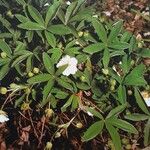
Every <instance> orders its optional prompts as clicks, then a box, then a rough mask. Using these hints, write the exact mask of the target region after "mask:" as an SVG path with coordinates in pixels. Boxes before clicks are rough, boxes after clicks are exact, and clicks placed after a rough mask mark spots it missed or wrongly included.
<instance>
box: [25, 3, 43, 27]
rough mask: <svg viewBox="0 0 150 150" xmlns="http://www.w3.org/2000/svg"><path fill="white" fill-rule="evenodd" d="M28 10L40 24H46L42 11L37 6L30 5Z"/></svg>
mask: <svg viewBox="0 0 150 150" xmlns="http://www.w3.org/2000/svg"><path fill="white" fill-rule="evenodd" d="M28 11H29V13H30V15H31V17H32V18H33V19H34V20H35V21H36V22H37V23H38V24H40V25H41V26H44V20H43V18H42V16H41V14H40V12H39V11H38V10H37V9H36V8H35V7H33V6H32V5H28Z"/></svg>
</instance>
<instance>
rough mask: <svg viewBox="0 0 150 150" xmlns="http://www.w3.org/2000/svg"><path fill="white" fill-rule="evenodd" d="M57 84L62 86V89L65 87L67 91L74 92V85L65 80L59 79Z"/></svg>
mask: <svg viewBox="0 0 150 150" xmlns="http://www.w3.org/2000/svg"><path fill="white" fill-rule="evenodd" d="M57 82H58V84H59V85H61V86H62V87H64V88H65V89H68V90H70V91H73V87H72V85H71V84H70V83H69V82H68V81H67V80H63V79H61V78H57Z"/></svg>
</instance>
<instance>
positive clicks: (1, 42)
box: [0, 40, 12, 57]
mask: <svg viewBox="0 0 150 150" xmlns="http://www.w3.org/2000/svg"><path fill="white" fill-rule="evenodd" d="M0 49H1V50H2V51H3V52H5V53H6V54H7V55H8V56H9V57H11V54H12V51H11V48H10V47H9V45H8V44H7V43H6V42H5V41H4V40H0Z"/></svg>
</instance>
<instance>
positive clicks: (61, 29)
mask: <svg viewBox="0 0 150 150" xmlns="http://www.w3.org/2000/svg"><path fill="white" fill-rule="evenodd" d="M47 30H48V31H50V32H51V33H53V34H58V35H66V34H70V33H71V31H70V28H69V27H67V26H65V25H63V24H57V25H50V26H49V27H48V28H47Z"/></svg>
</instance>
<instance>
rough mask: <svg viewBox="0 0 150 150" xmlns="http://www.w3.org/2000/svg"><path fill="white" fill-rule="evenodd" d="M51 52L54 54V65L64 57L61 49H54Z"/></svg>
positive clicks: (52, 56)
mask: <svg viewBox="0 0 150 150" xmlns="http://www.w3.org/2000/svg"><path fill="white" fill-rule="evenodd" d="M51 52H52V55H51V60H52V61H53V63H54V64H55V63H58V60H59V59H60V57H61V56H62V50H61V49H59V48H54V49H52V50H51Z"/></svg>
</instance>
